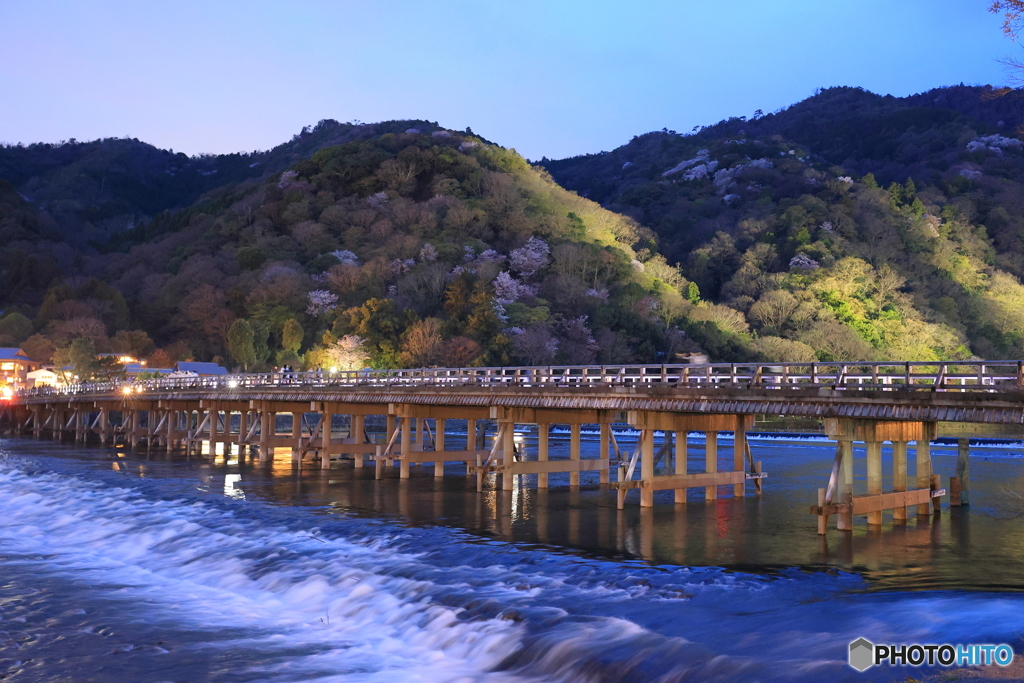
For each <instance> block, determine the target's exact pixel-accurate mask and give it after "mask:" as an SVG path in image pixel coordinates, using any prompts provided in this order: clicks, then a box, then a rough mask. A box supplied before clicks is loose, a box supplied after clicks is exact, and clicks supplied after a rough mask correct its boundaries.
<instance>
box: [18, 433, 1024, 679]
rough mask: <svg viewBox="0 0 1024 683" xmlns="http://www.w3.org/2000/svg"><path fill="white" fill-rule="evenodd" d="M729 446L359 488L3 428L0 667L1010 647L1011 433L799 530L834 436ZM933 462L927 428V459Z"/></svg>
mask: <svg viewBox="0 0 1024 683" xmlns="http://www.w3.org/2000/svg"><path fill="white" fill-rule="evenodd" d="M552 438H553V440H552V447H551V448H552V451H551V452H552V458H558V457H566V455H567V451H568V446H567V442H566V440H565V438H564V436H560V435H559V434H557V433H556V434H555V435H554V436H553V437H552ZM629 438H630V436H629V434H625V433H623V434H620V443H621V444H622V446H623V447H624V448H628V441H629ZM455 440H456V437H454V436H453V437H450V441H449V444H450V445H449V447H450V448H451V447H458V448H461V447H462V446H461V445H460V444H458V443H454V442H455ZM521 440H522V441H524V443H525V445H526V447H527V449H528V450H529V449H530V448H532V447H533V444H534V443H535V441H534V436H533V435H530V434H525V435H522V436H521ZM751 443H752V449H753V453H754V456H755V458H757V459H759V460H762V461H763V462H764V469H765V470H766V471H767V472H769V478H768V479H767V480H766V482H765V490H764V494H763V496H761V497H760V498H758V497H756V496H754V495H748V496H747V497H746V498H738V499H736V498H733V497H732V496H731V492H730V491H728V488H727V487H723V488H722V489H721V492H720V497H719V500H717V501H714V502H705V500H704V493H703V491H702V490H693V491H691V492H690V496H689V500H688V503H687V504H686V505H674V504H673V503H672V492H670V491H668V492H661V493H659V494H658V495H657V497H656V507H655V508H654V509H645V510H640V509H639V507H638V504H637V500H636V499H635V498H633V496H635V495H637V494H636V493H635V492H631V493H630V498H629V499H628V502H627V507H626V509H625V510H623V511H619V510H617V509H616V506H615V496H614V493H610V492H607V491H602V490H601V489H600V487H599V486H598V485H597V483H596V479H593V478H591V477H592V476H596V475H592V474H590V473H588V474H585V475H584V477H583V484H584V485H583V486H582V487H581V488H580V489H579V490H569V489H568V487H567V486H566V484H567V479H564V480H563V477H567V475H552V476H551V488H550V489H548V490H546V491H538V490H536V489H535V488H533V487H534V478H533V477H524V480H525V481H521V482H517V487H516V489H515V490H513V491H511V492H502V491H493V490H490V491H485V492H484V493H477V492H476V489H475V479H472V478H467V477H466V476H464V474H461V472H463V471H464V470H463V469H462V466H461V465H456V464H452V465H449V466H448V469H447V473H446V476H445V478H443V479H434V478H433V476H432V470H433V468H432V466H426V467H422V468H417V467H414V468H413V477H412V478H411V479H409V480H406V481H399V480H398V478H397V471H388V472H387V473H386V477H385V479H384V480H382V481H375V480H374V476H373V469H372V468H365V469H362V468H360V469H353V468H352V467H351V466H350V465H338V464H336V465H335V468H334V469H332V470H330V471H327V472H323V471H321V470H318V469H311V468H304V469H303V470H302V471H301V472H296V471H294V470H293V469H292V467H291V464H290V456H289V455H288V454H278V455H277V456H276V457H275V458H274V459H273V460H272V461H270V462H264V463H262V464H261V463H260V462H259V461H258V460H253V459H252V458H247V457H242V458H241V459H237V458H238V456H237V455H232V456H228V457H227V458H225V457H224V456H223V455H221V456H218V457H217V458H215V459H213V460H211V459H210V458H208V457H201V458H200V457H196V456H192V457H191V458H186V457H185V456H183V455H164V454H153V455H147V454H146V453H144V452H139V453H136V452H128V451H125V450H114V449H102V448H76V447H73V446H70V445H59V444H55V443H53V442H48V441H33V440H30V439H3V440H0V579H2V581H0V680H3V681H4V682H5V683H7V682H11V683H14V682H18V683H20V682H27V681H31V682H33V683H35V682H37V681H40V682H41V681H76V682H77V681H97V682H107V681H110V682H117V683H121V682H132V683H133V682H136V681H137V682H153V683H157V682H162V681H176V682H181V683H186V682H192V681H196V682H199V681H216V682H220V681H273V682H282V683H283V682H291V681H324V682H326V681H332V682H333V681H338V682H342V681H344V682H349V681H365V682H371V681H372V682H377V681H380V682H389V683H390V682H399V681H424V682H427V681H429V682H431V683H433V682H438V683H445V682H451V683H455V682H463V681H500V682H506V681H508V682H511V681H587V682H593V683H604V682H608V683H611V682H619V681H622V682H627V683H631V682H638V683H639V682H641V681H644V682H646V681H658V682H663V683H670V682H673V683H674V682H676V681H846V680H849V681H864V680H871V681H896V680H904V679H905V677H906V675H907V674H908V673H909V674H912V675H914V676H925V675H929V672H927V671H920V670H916V669H904V670H902V671H899V670H894V669H882V668H878V667H876V668H874V669H870V670H869V671H868V672H867V673H865V674H858V673H856V672H854V671H853V670H852V669H850V668H849V667H848V666H847V665H846V663H845V660H846V648H847V644H848V643H849V642H850V641H852V640H854V639H856V638H858V637H861V636H863V637H866V638H868V639H869V640H872V641H874V642H964V643H970V642H1008V643H1010V644H1011V645H1013V647H1014V649H1015V650H1016V651H1017V652H1018V653H1020V652H1021V651H1022V649H1024V641H1022V639H1021V634H1022V633H1024V594H1021V593H1018V592H1016V591H1018V590H1020V589H1021V588H1022V587H1024V517H1020V516H1019V515H1021V514H1022V513H1024V501H1022V500H1021V499H1020V497H1019V495H1017V494H1024V459H1022V451H1021V449H1020V447H1019V444H993V445H987V446H982V447H978V448H974V449H973V450H972V465H971V476H972V479H971V487H972V490H971V496H972V503H973V505H972V506H971V507H970V508H960V509H954V510H949V509H945V510H943V512H942V514H941V516H939V517H938V518H937V519H934V520H922V521H920V522H918V521H917V520H916V519H914V518H913V517H912V518H911V520H910V521H909V522H908V523H907V525H905V526H896V527H894V526H892V525H891V524H890V523H889V521H888V518H887V521H886V525H885V526H884V527H883V529H882V530H881V531H870V532H869V531H868V530H867V527H866V526H865V525H864V522H863V520H859V521H858V523H857V528H856V530H855V531H854V533H853V534H846V535H841V534H839V532H837V531H835V530H830V532H829V534H828V536H827V537H825V538H824V539H822V538H819V537H818V536H817V535H816V533H815V523H816V518H815V517H814V516H812V515H809V514H807V508H808V505H809V504H810V503H812V502H813V501H814V497H815V490H816V488H817V487H819V486H822V485H823V484H824V482H825V481H826V480H827V476H828V472H829V470H830V468H831V460H832V455H833V453H834V444H829V443H828V442H826V441H823V440H820V439H813V438H812V439H796V440H785V439H778V438H775V439H772V438H761V439H757V438H755V439H753V440H752V442H751ZM730 445H731V444H730V442H728V441H725V440H723V443H722V445H721V448H720V452H721V453H720V454H721V457H722V459H723V460H722V466H723V468H725V467H726V463H731V461H732V454H731V452H730ZM691 446H692V448H691V451H690V457H691V459H692V460H693V465H692V470H694V471H701V470H702V469H703V464H702V462H703V454H702V450H701V446H702V443H701V441H700V439H697V438H693V439H692V441H691ZM588 449H589V453H588ZM595 452H596V443H595V442H594V441H593V440H591V439H588V440H587V441H586V444H585V451H584V457H586V456H587V455H591V456H593V455H594V454H595ZM955 457H956V454H955V447H947V448H943V447H936V448H935V450H934V461H935V470H936V472H938V473H941V474H942V475H943V476H944V477H945V476H948V474H950V473H951V472H952V471H953V468H954V463H955ZM911 459H912V456H911ZM858 465H861V466H862V465H863V460H861V461H860V462H858ZM888 467H889V464H888V462H886V468H887V470H886V471H889V470H888ZM859 474H862V473H859ZM525 484H528V485H529V486H525ZM858 486H861V487H862V486H863V482H862V481H861V482H858ZM751 488H752V487H751ZM751 493H752V491H751ZM833 526H834V524H833ZM1018 656H1020V655H1018ZM931 673H935V672H931Z"/></svg>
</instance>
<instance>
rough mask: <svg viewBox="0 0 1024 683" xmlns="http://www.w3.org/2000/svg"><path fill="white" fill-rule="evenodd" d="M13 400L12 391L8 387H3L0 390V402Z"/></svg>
mask: <svg viewBox="0 0 1024 683" xmlns="http://www.w3.org/2000/svg"><path fill="white" fill-rule="evenodd" d="M13 398H14V389H11V388H10V387H4V388H3V389H0V401H10V400H11V399H13Z"/></svg>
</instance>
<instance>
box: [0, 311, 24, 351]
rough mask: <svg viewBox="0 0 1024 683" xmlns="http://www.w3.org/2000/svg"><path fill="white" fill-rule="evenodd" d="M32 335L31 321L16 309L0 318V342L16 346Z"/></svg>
mask: <svg viewBox="0 0 1024 683" xmlns="http://www.w3.org/2000/svg"><path fill="white" fill-rule="evenodd" d="M31 336H32V321H31V320H29V319H28V318H26V317H25V316H23V315H22V314H21V313H18V312H17V311H15V312H13V313H10V314H8V315H5V316H4V317H3V318H2V319H0V344H7V345H10V346H17V345H18V344H21V342H23V341H25V340H26V339H28V338H29V337H31Z"/></svg>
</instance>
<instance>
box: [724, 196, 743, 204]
mask: <svg viewBox="0 0 1024 683" xmlns="http://www.w3.org/2000/svg"><path fill="white" fill-rule="evenodd" d="M739 199H740V196H739V195H738V194H727V195H725V196H724V197H722V201H723V202H725V203H726V204H728V205H729V206H732V205H733V204H734V203H736V202H738V201H739Z"/></svg>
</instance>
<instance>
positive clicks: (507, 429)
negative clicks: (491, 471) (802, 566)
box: [495, 421, 579, 491]
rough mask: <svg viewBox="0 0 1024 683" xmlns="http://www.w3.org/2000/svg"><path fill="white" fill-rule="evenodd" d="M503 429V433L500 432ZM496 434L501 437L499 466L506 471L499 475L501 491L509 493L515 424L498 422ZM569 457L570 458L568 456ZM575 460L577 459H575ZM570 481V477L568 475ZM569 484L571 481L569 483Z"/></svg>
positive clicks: (514, 443) (513, 454)
mask: <svg viewBox="0 0 1024 683" xmlns="http://www.w3.org/2000/svg"><path fill="white" fill-rule="evenodd" d="M502 428H504V431H502ZM498 432H499V433H500V434H501V435H502V437H501V464H502V465H504V466H505V467H506V468H509V469H506V470H504V471H503V472H502V473H501V490H502V491H511V490H512V489H513V484H514V483H515V478H516V475H514V474H513V473H512V470H511V466H512V463H514V462H515V461H516V423H515V422H512V421H507V422H500V423H499V424H498ZM495 438H497V436H495ZM570 457H571V456H570ZM577 459H579V458H578V457H577ZM576 477H577V485H578V484H579V474H578V473H577V475H576ZM569 478H570V480H571V479H572V475H571V474H570V475H569ZM570 484H571V481H570Z"/></svg>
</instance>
